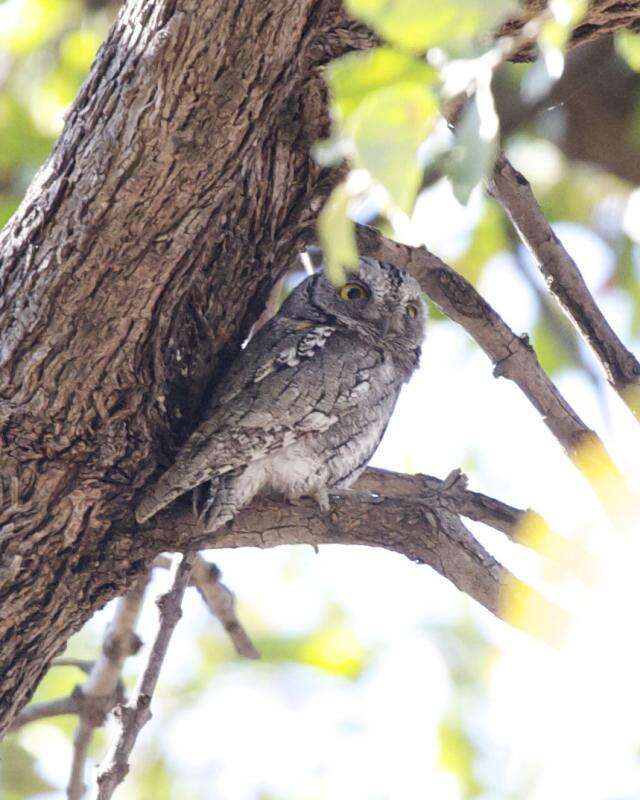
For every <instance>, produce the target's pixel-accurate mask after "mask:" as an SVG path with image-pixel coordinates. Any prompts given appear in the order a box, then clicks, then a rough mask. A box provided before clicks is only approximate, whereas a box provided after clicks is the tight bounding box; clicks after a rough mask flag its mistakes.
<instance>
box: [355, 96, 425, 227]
mask: <svg viewBox="0 0 640 800" xmlns="http://www.w3.org/2000/svg"><path fill="white" fill-rule="evenodd" d="M436 116H437V105H436V101H435V98H434V97H433V94H432V92H431V91H430V90H429V89H428V88H426V87H424V86H419V85H416V84H414V83H401V84H396V85H395V86H389V87H387V88H384V89H379V90H378V91H377V92H373V93H371V94H369V95H368V96H367V97H366V99H365V100H363V101H362V102H361V103H360V105H359V106H358V108H357V109H356V111H355V112H354V113H353V114H352V115H351V118H350V122H349V132H350V133H351V136H352V138H353V142H354V146H355V154H354V165H355V166H356V167H363V168H364V169H366V170H368V172H369V173H370V174H371V175H372V176H373V177H374V178H375V180H377V181H379V182H380V183H381V184H382V185H383V186H384V187H385V189H387V191H388V192H389V195H390V196H391V198H392V200H393V201H394V202H395V203H396V204H397V205H398V206H399V207H400V208H401V209H402V210H403V211H406V212H407V213H409V212H410V211H411V209H412V207H413V203H414V201H415V198H416V193H417V191H418V188H419V186H420V178H421V175H422V170H421V168H420V167H419V166H418V147H419V146H420V145H421V144H422V142H423V141H424V140H425V138H426V137H427V135H428V134H429V133H430V132H431V129H432V128H433V125H434V123H435V121H436Z"/></svg>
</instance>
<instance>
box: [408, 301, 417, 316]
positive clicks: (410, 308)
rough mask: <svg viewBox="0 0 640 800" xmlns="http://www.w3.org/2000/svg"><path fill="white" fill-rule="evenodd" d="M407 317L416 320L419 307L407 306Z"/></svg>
mask: <svg viewBox="0 0 640 800" xmlns="http://www.w3.org/2000/svg"><path fill="white" fill-rule="evenodd" d="M407 316H408V317H409V318H410V319H415V318H416V317H417V316H418V307H417V306H414V305H412V304H409V305H408V306H407Z"/></svg>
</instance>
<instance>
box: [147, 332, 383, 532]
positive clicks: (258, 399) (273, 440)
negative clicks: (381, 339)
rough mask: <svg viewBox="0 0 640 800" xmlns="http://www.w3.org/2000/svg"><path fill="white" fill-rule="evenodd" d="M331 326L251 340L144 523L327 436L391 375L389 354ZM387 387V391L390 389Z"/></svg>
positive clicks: (155, 489)
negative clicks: (209, 484)
mask: <svg viewBox="0 0 640 800" xmlns="http://www.w3.org/2000/svg"><path fill="white" fill-rule="evenodd" d="M355 338H356V337H349V339H347V337H345V336H344V334H342V333H340V332H339V331H337V330H336V328H335V327H334V326H331V325H321V324H315V323H309V322H304V321H302V322H301V321H296V320H291V319H286V318H282V317H280V318H276V319H274V320H272V321H271V322H270V323H268V324H267V325H266V326H265V327H264V328H263V329H262V330H261V331H260V332H259V333H258V334H257V336H256V337H255V338H254V339H252V340H251V342H250V343H249V344H248V346H247V347H246V349H245V350H244V351H243V352H242V353H241V354H240V356H239V357H238V359H237V360H236V362H235V364H234V366H233V368H232V369H231V371H230V373H229V375H228V377H227V379H226V381H225V382H224V385H222V386H221V387H220V391H219V392H218V393H217V395H216V398H215V400H214V403H213V405H212V406H211V407H210V409H209V412H208V414H207V416H206V419H205V420H204V421H203V422H202V423H201V425H200V426H199V427H198V428H197V429H196V431H195V432H194V433H193V434H192V436H191V437H190V438H189V439H188V440H187V442H186V444H185V445H184V447H183V448H182V449H181V450H180V451H179V453H178V455H177V457H176V460H175V463H174V464H173V465H172V466H171V467H169V469H167V470H166V472H164V474H163V475H161V476H160V478H159V479H158V481H157V482H156V483H155V484H153V485H152V486H151V487H149V489H147V490H146V492H145V493H144V495H143V497H142V499H141V501H140V503H139V505H138V507H137V509H136V518H137V520H138V521H139V522H144V521H145V520H147V519H149V518H150V517H152V516H153V515H154V514H156V513H157V512H158V511H159V510H160V509H162V508H164V507H165V506H166V505H168V504H169V503H171V502H172V501H173V500H174V499H175V498H176V497H179V496H180V495H182V494H184V493H185V492H188V491H189V490H190V489H193V488H194V487H195V486H198V485H199V484H201V483H203V482H205V481H207V480H210V479H212V478H214V477H216V476H218V475H223V474H225V473H227V472H230V471H232V470H234V469H238V468H241V467H244V466H246V465H247V464H249V463H250V462H252V461H255V460H256V459H259V458H263V457H264V456H266V455H269V454H270V453H273V452H274V451H276V450H279V449H281V448H283V447H288V446H289V445H291V444H293V443H295V442H296V441H297V440H298V439H299V438H300V437H301V436H303V435H304V434H307V433H310V432H312V431H315V432H321V431H324V430H326V429H327V428H328V427H330V426H331V425H333V424H334V423H335V422H336V420H337V419H338V416H339V415H340V414H341V413H344V412H345V411H348V410H350V409H352V408H354V407H355V406H356V405H357V404H359V403H360V402H362V400H363V399H364V398H365V397H369V398H370V399H374V400H375V398H371V386H372V385H375V386H381V387H383V386H384V383H385V382H386V381H384V380H383V381H382V382H381V381H380V380H377V381H373V380H371V377H372V372H379V371H380V370H381V369H382V370H384V363H383V362H384V358H383V356H382V354H381V353H380V352H378V351H375V350H373V349H372V348H371V346H370V345H366V344H365V343H364V342H360V341H359V340H357V339H356V341H355V342H354V341H353V339H355ZM387 390H388V387H387Z"/></svg>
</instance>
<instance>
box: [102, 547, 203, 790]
mask: <svg viewBox="0 0 640 800" xmlns="http://www.w3.org/2000/svg"><path fill="white" fill-rule="evenodd" d="M194 558H195V555H194V554H193V553H187V554H185V555H184V556H183V557H182V559H181V561H180V563H179V564H178V566H177V569H176V570H175V574H174V579H173V584H172V586H171V588H170V590H169V591H168V592H167V593H166V594H163V595H161V596H160V597H159V598H158V600H157V605H158V609H159V612H160V626H159V628H158V632H157V634H156V638H155V640H154V642H153V646H152V647H151V652H150V653H149V659H148V661H147V665H146V667H145V669H144V672H143V673H142V675H141V677H140V680H139V682H138V685H137V687H136V690H135V692H134V696H133V697H132V698H131V700H130V702H128V703H127V704H126V705H121V706H119V707H118V708H117V710H116V711H117V713H116V716H117V719H118V721H119V723H120V731H119V733H118V735H117V737H116V738H115V740H114V741H113V742H112V745H111V747H110V748H109V752H108V753H107V755H106V757H105V759H104V762H103V764H102V766H101V768H100V771H99V773H98V778H97V791H96V795H95V796H96V798H97V800H108V798H110V797H111V796H112V795H113V792H114V791H115V789H116V788H117V787H118V785H119V784H120V783H122V781H123V780H124V778H125V777H126V775H127V773H128V771H129V756H130V755H131V751H132V750H133V747H134V745H135V743H136V740H137V738H138V734H139V733H140V731H141V730H142V728H143V727H144V725H145V724H146V723H147V722H148V721H149V720H150V719H151V710H150V704H151V698H152V697H153V693H154V691H155V688H156V685H157V683H158V678H159V676H160V670H161V668H162V664H163V661H164V658H165V656H166V654H167V650H168V649H169V643H170V641H171V636H172V635H173V631H174V629H175V627H176V625H177V624H178V621H179V620H180V617H181V616H182V598H183V597H184V593H185V590H186V588H187V586H188V585H189V581H190V579H191V571H192V567H193V560H194Z"/></svg>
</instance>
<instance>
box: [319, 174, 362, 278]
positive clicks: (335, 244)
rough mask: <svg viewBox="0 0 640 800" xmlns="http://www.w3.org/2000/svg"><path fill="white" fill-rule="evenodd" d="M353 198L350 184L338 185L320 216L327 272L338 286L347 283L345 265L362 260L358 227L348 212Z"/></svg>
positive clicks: (352, 264)
mask: <svg viewBox="0 0 640 800" xmlns="http://www.w3.org/2000/svg"><path fill="white" fill-rule="evenodd" d="M350 199H351V196H350V194H349V191H348V189H347V186H346V184H344V183H340V184H338V186H336V187H335V189H334V190H333V192H331V195H330V197H329V199H328V200H327V202H326V203H325V206H324V208H323V209H322V212H321V213H320V216H319V217H318V237H319V239H320V247H321V248H322V252H323V254H324V258H325V263H326V265H327V275H328V277H329V280H330V281H332V283H334V284H335V285H336V286H338V285H339V284H341V283H344V271H345V268H348V267H357V266H358V261H359V256H358V246H357V244H356V235H355V228H354V225H353V221H352V220H351V219H350V217H349V214H348V211H349V201H350Z"/></svg>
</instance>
